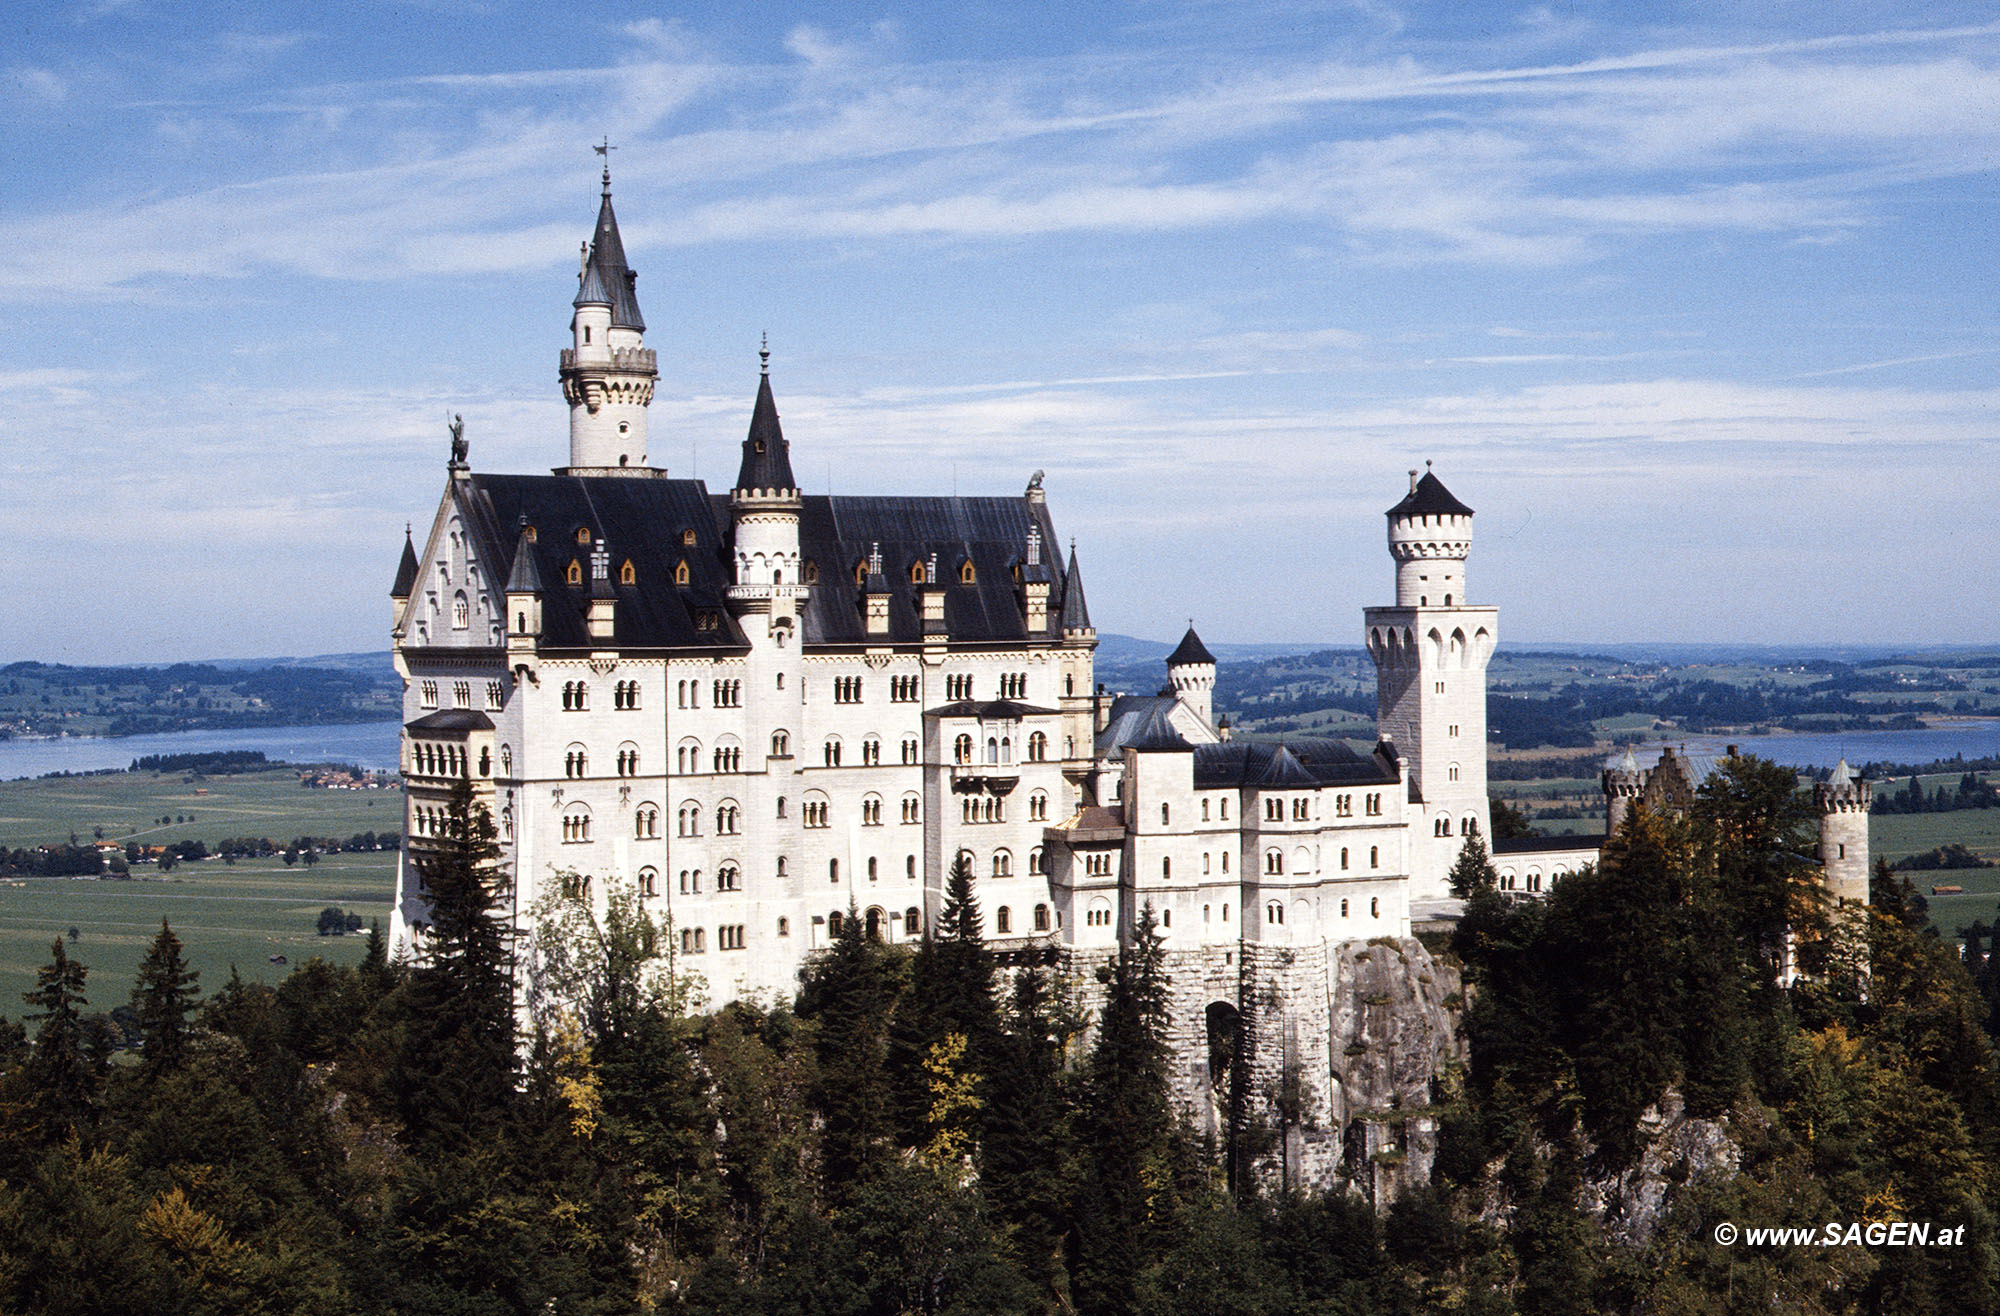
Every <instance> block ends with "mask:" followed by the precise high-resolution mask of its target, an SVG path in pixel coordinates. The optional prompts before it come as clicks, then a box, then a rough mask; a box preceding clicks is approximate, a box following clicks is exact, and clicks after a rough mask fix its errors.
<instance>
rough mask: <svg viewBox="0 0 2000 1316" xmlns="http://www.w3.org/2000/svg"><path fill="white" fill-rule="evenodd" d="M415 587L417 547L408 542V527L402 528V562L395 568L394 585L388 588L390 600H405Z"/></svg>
mask: <svg viewBox="0 0 2000 1316" xmlns="http://www.w3.org/2000/svg"><path fill="white" fill-rule="evenodd" d="M416 587H417V546H416V545H415V544H413V543H411V542H410V530H409V527H408V526H405V527H404V528H403V560H402V562H401V563H400V564H398V565H397V567H396V583H395V584H393V585H391V586H390V587H389V597H390V598H392V599H407V598H409V597H410V591H411V590H413V589H415V588H416Z"/></svg>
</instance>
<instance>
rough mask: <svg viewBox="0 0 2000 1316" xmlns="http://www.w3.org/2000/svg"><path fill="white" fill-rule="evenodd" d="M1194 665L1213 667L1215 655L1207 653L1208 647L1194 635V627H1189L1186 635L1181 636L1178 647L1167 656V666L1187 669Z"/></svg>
mask: <svg viewBox="0 0 2000 1316" xmlns="http://www.w3.org/2000/svg"><path fill="white" fill-rule="evenodd" d="M1194 663H1207V664H1208V665H1209V666H1210V667H1213V666H1215V655H1214V654H1212V653H1210V652H1209V651H1208V646H1207V645H1205V644H1203V643H1202V642H1201V637H1200V636H1199V635H1196V634H1195V633H1194V627H1193V626H1189V627H1188V629H1187V634H1186V635H1183V636H1181V642H1180V647H1179V648H1177V649H1175V650H1174V651H1173V652H1172V653H1170V654H1168V655H1167V666H1169V667H1187V666H1189V665H1191V664H1194Z"/></svg>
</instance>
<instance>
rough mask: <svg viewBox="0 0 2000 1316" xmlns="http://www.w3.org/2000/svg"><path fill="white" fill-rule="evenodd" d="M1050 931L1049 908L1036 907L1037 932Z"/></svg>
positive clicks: (1043, 906)
mask: <svg viewBox="0 0 2000 1316" xmlns="http://www.w3.org/2000/svg"><path fill="white" fill-rule="evenodd" d="M1048 930H1049V907H1048V906H1047V905H1036V906H1035V931H1037V932H1047V931H1048Z"/></svg>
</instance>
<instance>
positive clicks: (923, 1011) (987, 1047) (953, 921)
mask: <svg viewBox="0 0 2000 1316" xmlns="http://www.w3.org/2000/svg"><path fill="white" fill-rule="evenodd" d="M984 931H985V919H984V917H983V915H982V914H981V911H980V908H979V898H978V896H977V894H976V892H975V891H974V889H973V876H972V865H971V863H970V862H969V861H967V860H966V858H965V857H964V856H963V855H961V856H960V857H959V858H958V859H957V860H955V861H954V862H953V863H952V866H951V872H950V873H949V874H948V875H947V877H946V879H945V897H944V903H943V905H942V906H940V907H939V909H938V916H937V919H936V921H935V922H934V923H933V924H932V926H931V927H930V928H928V929H926V931H925V934H924V939H923V941H922V942H920V943H919V944H918V946H917V951H916V954H915V956H914V957H913V958H912V959H911V961H910V987H909V990H908V991H907V992H905V993H904V994H903V997H902V999H901V1001H899V1002H898V1004H897V1006H896V1016H895V1020H894V1022H893V1025H892V1027H891V1029H890V1035H889V1072H890V1077H891V1081H892V1083H893V1085H894V1088H895V1095H896V1108H897V1113H898V1116H899V1122H900V1124H901V1132H902V1135H903V1138H904V1141H905V1142H907V1143H908V1144H910V1145H912V1146H915V1145H919V1144H921V1143H922V1142H923V1141H924V1140H925V1139H926V1138H927V1137H928V1136H929V1135H928V1132H927V1122H928V1120H929V1116H930V1111H931V1106H932V1093H931V1086H932V1080H933V1075H932V1074H931V1072H930V1070H929V1068H928V1066H929V1064H930V1062H931V1061H932V1059H933V1053H934V1050H935V1048H937V1047H938V1046H940V1045H943V1044H944V1043H945V1042H946V1039H948V1038H951V1037H954V1036H955V1037H958V1038H960V1039H962V1042H961V1043H959V1044H957V1047H958V1051H959V1059H958V1060H957V1061H956V1062H955V1064H956V1066H957V1068H958V1069H959V1071H960V1072H961V1073H962V1074H964V1075H966V1076H968V1077H970V1078H971V1079H972V1080H973V1083H972V1092H971V1094H970V1095H971V1096H972V1097H973V1100H974V1101H975V1103H977V1102H978V1101H980V1100H981V1099H982V1098H981V1096H980V1089H981V1087H982V1086H983V1081H984V1078H985V1076H987V1075H989V1074H991V1073H992V1072H993V1064H994V1060H993V1048H994V1041H995V1038H996V1037H997V1035H998V1032H999V1023H998V1008H997V1007H996V1006H995V1004H994V997H993V953H992V952H991V951H990V950H988V949H987V947H986V941H985V937H984ZM975 1108H976V1107H975Z"/></svg>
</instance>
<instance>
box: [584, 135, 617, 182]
mask: <svg viewBox="0 0 2000 1316" xmlns="http://www.w3.org/2000/svg"><path fill="white" fill-rule="evenodd" d="M590 149H591V150H593V151H595V152H597V153H598V154H599V155H601V156H603V157H604V195H606V196H610V195H611V153H612V152H613V151H615V150H617V149H618V148H617V147H615V146H613V145H612V144H611V139H610V138H609V137H606V138H605V139H604V140H603V141H602V142H599V143H598V144H597V145H596V146H593V147H591V148H590Z"/></svg>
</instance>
